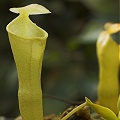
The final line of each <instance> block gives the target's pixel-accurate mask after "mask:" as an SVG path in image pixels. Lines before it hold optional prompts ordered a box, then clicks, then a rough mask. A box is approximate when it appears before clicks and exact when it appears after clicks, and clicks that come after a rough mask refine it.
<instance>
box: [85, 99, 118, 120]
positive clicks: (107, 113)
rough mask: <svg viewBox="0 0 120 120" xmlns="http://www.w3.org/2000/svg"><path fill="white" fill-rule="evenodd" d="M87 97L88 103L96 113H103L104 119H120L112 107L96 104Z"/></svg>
mask: <svg viewBox="0 0 120 120" xmlns="http://www.w3.org/2000/svg"><path fill="white" fill-rule="evenodd" d="M85 99H86V103H87V105H88V106H90V107H91V108H92V109H93V110H94V111H95V112H96V113H98V114H99V115H101V117H103V118H104V119H106V120H118V118H117V116H116V115H115V113H114V112H113V111H111V110H110V109H108V108H107V107H103V106H100V105H98V104H94V103H92V102H91V101H90V100H89V99H88V98H87V97H86V98H85Z"/></svg>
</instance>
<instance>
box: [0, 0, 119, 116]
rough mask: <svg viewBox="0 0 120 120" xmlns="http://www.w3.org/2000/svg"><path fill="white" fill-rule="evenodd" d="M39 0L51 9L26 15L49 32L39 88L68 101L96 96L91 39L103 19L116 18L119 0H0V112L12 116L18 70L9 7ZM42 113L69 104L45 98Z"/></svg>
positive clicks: (14, 113) (14, 107) (96, 69)
mask: <svg viewBox="0 0 120 120" xmlns="http://www.w3.org/2000/svg"><path fill="white" fill-rule="evenodd" d="M31 3H38V4H41V5H43V6H45V7H47V8H48V9H49V10H50V11H51V12H52V14H49V15H40V16H30V18H31V19H32V20H33V21H34V22H35V23H36V24H37V25H38V26H40V27H42V28H43V29H45V30H46V31H47V32H48V33H49V38H48V41H47V46H46V50H45V55H44V60H43V70H42V88H43V93H44V94H48V95H53V96H56V97H60V98H64V99H67V100H73V101H83V100H84V97H85V96H87V97H89V98H90V99H92V100H96V97H97V96H96V94H97V83H98V63H97V57H96V46H95V42H96V40H97V37H98V35H99V33H100V32H101V31H102V30H103V25H104V23H105V22H119V3H120V0H116V1H114V0H109V1H108V0H17V1H16V0H9V1H8V0H2V1H0V18H1V19H0V25H1V28H0V38H1V41H0V115H1V116H6V117H16V116H17V115H18V114H19V110H18V101H17V89H18V80H17V71H16V67H15V63H14V60H13V55H12V52H11V49H10V44H9V40H8V37H7V32H6V30H5V27H6V25H7V24H8V23H9V22H10V21H11V20H12V19H14V18H15V17H16V16H17V15H16V14H13V13H11V12H9V8H11V7H19V6H25V5H27V4H31ZM43 100H44V114H45V115H49V114H51V113H56V114H59V113H61V112H62V111H64V110H65V109H66V108H67V107H68V106H70V105H69V104H66V103H62V102H58V101H54V100H52V99H51V100H50V99H46V98H44V99H43Z"/></svg>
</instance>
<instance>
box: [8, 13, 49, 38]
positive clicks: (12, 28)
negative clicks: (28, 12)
mask: <svg viewBox="0 0 120 120" xmlns="http://www.w3.org/2000/svg"><path fill="white" fill-rule="evenodd" d="M26 20H27V21H24V20H23V21H22V19H21V17H20V15H19V16H18V17H17V18H15V19H14V20H13V21H11V22H10V23H9V24H8V25H7V27H6V30H7V31H8V33H11V34H13V35H15V36H18V37H20V38H24V39H36V38H38V39H40V40H44V39H47V37H48V33H47V32H46V31H45V30H43V29H42V28H40V27H38V26H37V25H36V24H35V23H33V22H32V21H31V20H30V19H29V17H28V18H27V19H26Z"/></svg>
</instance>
